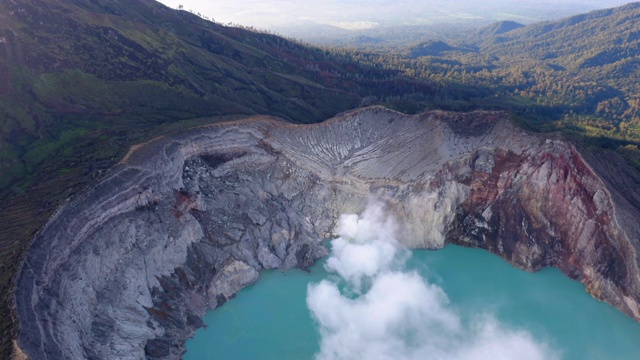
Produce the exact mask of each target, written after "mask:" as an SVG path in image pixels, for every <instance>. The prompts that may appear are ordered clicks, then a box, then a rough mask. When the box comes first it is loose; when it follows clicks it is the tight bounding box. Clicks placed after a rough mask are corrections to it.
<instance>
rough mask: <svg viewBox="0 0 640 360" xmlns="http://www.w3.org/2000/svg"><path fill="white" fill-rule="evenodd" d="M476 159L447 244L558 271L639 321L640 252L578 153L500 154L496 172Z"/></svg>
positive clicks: (549, 147)
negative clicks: (639, 254) (619, 225)
mask: <svg viewBox="0 0 640 360" xmlns="http://www.w3.org/2000/svg"><path fill="white" fill-rule="evenodd" d="M478 159H479V157H477V156H476V158H475V159H472V160H471V162H472V163H471V167H472V176H471V177H470V178H468V179H459V180H460V181H461V182H464V183H466V184H468V185H469V187H470V194H469V197H468V198H467V199H466V201H464V202H463V203H462V204H461V206H460V207H459V208H458V209H457V211H456V212H457V213H456V218H455V220H454V222H453V223H452V224H451V227H450V229H449V232H448V234H447V241H448V242H451V243H455V244H460V245H465V246H474V247H481V248H485V249H487V250H489V251H491V252H494V253H496V254H499V255H500V256H502V257H503V258H505V259H506V260H507V261H509V262H510V263H512V264H513V265H515V266H518V267H520V268H523V269H526V270H529V271H535V270H539V269H540V268H543V267H546V266H554V267H557V268H559V269H560V270H562V271H563V272H564V273H565V274H567V275H568V276H570V277H571V278H573V279H576V280H579V281H581V282H582V283H584V284H585V285H586V287H587V291H589V292H590V293H591V294H593V295H594V296H595V297H596V298H598V299H601V300H604V301H607V302H609V303H611V304H613V305H614V306H616V307H618V308H619V309H621V310H622V311H624V312H625V313H627V314H628V315H630V316H632V317H634V318H636V319H638V318H639V316H638V307H637V298H638V291H637V288H638V281H637V274H638V270H637V269H638V267H637V262H636V259H635V255H634V254H635V252H634V251H633V248H632V246H631V243H630V242H629V239H628V237H627V236H625V234H624V233H622V232H621V231H619V229H618V228H617V225H616V224H614V223H613V217H614V213H615V211H614V209H615V207H614V204H613V203H612V201H611V196H610V194H609V190H608V189H607V188H606V186H605V185H604V183H603V181H602V180H601V179H600V178H599V177H598V175H597V174H596V173H595V172H594V170H593V169H592V168H591V167H589V165H587V164H586V162H585V160H584V159H583V158H582V156H581V155H580V154H579V153H578V152H577V151H576V149H575V148H574V147H573V146H571V145H569V144H568V143H566V142H563V141H558V140H547V142H546V143H545V144H544V145H543V146H541V147H540V148H539V149H538V150H537V151H534V152H530V153H523V154H522V155H517V154H514V153H512V152H509V151H503V150H498V151H496V152H495V154H494V160H493V162H494V166H493V167H492V168H491V169H488V168H487V167H482V166H478ZM636 241H637V239H636ZM630 271H632V273H630ZM631 274H636V275H631ZM613 288H615V289H616V290H614V291H612V289H613Z"/></svg>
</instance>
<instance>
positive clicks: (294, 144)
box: [16, 107, 640, 359]
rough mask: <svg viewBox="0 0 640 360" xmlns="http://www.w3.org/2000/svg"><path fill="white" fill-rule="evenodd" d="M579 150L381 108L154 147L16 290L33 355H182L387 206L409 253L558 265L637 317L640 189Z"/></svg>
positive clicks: (496, 118)
mask: <svg viewBox="0 0 640 360" xmlns="http://www.w3.org/2000/svg"><path fill="white" fill-rule="evenodd" d="M582 153H583V154H581V152H579V151H578V150H576V147H575V146H574V145H572V144H570V143H569V142H567V141H565V140H563V139H562V138H561V137H558V136H551V137H549V136H546V137H545V136H541V135H535V134H531V133H527V132H525V131H523V130H521V129H520V128H518V127H516V126H515V125H514V124H513V123H512V122H511V121H510V120H509V116H508V115H507V114H504V113H492V112H474V113H468V114H455V113H445V112H430V113H424V114H420V115H415V116H407V115H404V114H400V113H396V112H392V111H390V110H386V109H384V108H380V107H372V108H365V109H360V110H357V111H354V112H351V113H347V114H343V115H340V116H338V117H336V118H334V119H331V120H328V121H326V122H324V123H322V124H318V125H306V126H298V125H292V124H288V123H285V122H282V121H279V120H277V119H273V118H266V117H256V118H252V119H250V120H247V121H241V122H234V123H226V124H216V125H211V126H208V127H202V128H197V129H193V130H190V131H187V132H184V133H180V134H178V135H175V136H171V137H166V138H159V139H156V140H154V141H151V142H149V143H147V144H143V145H141V146H138V147H136V148H135V149H133V150H132V151H131V152H130V153H129V155H128V156H127V157H126V158H125V159H124V160H123V161H122V162H121V164H119V165H118V166H116V167H115V168H114V169H112V171H111V172H110V176H109V177H108V178H106V179H104V180H103V181H102V182H101V183H99V184H98V185H97V186H96V187H95V188H93V189H92V190H90V191H89V192H88V193H86V194H85V195H83V196H82V197H80V198H77V199H75V200H73V201H70V202H68V203H67V204H66V205H64V206H63V207H62V208H61V209H60V210H59V211H58V212H57V213H56V215H55V216H54V217H53V218H52V219H51V220H50V222H49V223H48V224H47V225H46V227H45V228H44V229H42V231H41V232H40V233H39V234H38V235H37V237H36V238H35V239H34V242H33V245H32V247H31V249H30V251H29V253H28V255H27V258H26V260H25V262H24V265H23V267H22V270H21V274H20V276H19V280H18V289H17V292H16V306H17V310H18V315H19V319H20V326H21V332H20V338H19V344H20V347H21V348H22V349H23V350H24V351H25V352H26V353H28V354H29V355H30V356H31V358H32V359H79V358H102V359H115V358H117V359H140V358H145V357H146V358H162V359H175V358H179V357H180V355H181V354H182V353H183V351H184V341H185V339H187V338H188V337H190V336H192V334H193V332H194V331H195V329H196V328H197V327H199V326H201V325H202V322H201V320H200V319H201V317H202V316H203V314H204V312H205V311H206V310H207V309H210V308H216V307H218V306H220V305H222V304H223V303H224V302H226V301H227V300H229V299H230V298H232V297H233V296H234V294H235V293H236V292H237V291H238V290H240V289H241V288H242V287H244V286H246V285H248V284H251V283H253V282H254V281H256V280H257V279H258V277H259V272H260V270H262V269H273V268H281V269H284V268H292V267H298V268H303V269H304V268H307V267H309V266H310V265H312V264H313V262H314V260H315V259H317V258H319V257H321V256H323V255H325V254H326V253H327V250H326V249H325V247H324V246H323V240H325V239H326V238H327V237H328V236H330V232H331V230H332V228H333V225H334V223H335V221H336V218H337V217H338V216H339V215H340V214H342V213H345V212H358V211H360V210H362V209H363V208H364V207H365V206H366V204H367V202H368V201H370V199H372V198H375V199H377V201H380V202H383V203H384V204H385V205H386V208H387V211H389V212H390V213H392V214H393V215H394V216H396V218H397V219H398V221H399V222H400V223H401V224H402V225H403V226H402V229H404V230H403V231H404V233H403V234H402V235H401V238H402V241H403V242H404V243H405V245H407V246H409V247H412V248H430V249H435V248H441V247H443V246H444V245H445V244H446V243H456V244H462V245H466V246H476V247H482V248H486V249H488V250H490V251H492V252H494V253H496V254H499V255H501V256H502V257H504V258H505V259H507V260H508V261H510V262H511V263H512V264H514V265H515V266H518V267H521V268H524V269H527V270H536V269H540V268H542V267H545V266H556V267H558V268H560V269H561V270H562V271H564V272H565V273H566V274H567V275H569V276H570V277H572V278H574V279H577V280H579V281H581V282H582V283H584V284H585V285H586V287H587V290H588V291H589V292H590V293H591V294H593V295H594V296H595V297H596V298H598V299H601V300H604V301H607V302H609V303H610V304H612V305H613V306H615V307H617V308H618V309H620V310H621V311H623V312H624V313H626V314H628V315H629V316H631V317H633V318H635V319H636V320H640V309H639V307H638V303H639V301H640V278H639V274H640V272H639V269H638V259H637V252H638V249H639V247H640V230H639V226H640V225H639V224H640V221H639V220H640V210H639V209H638V206H639V205H638V204H640V190H639V189H640V186H639V184H640V177H639V176H638V174H637V172H635V171H634V170H633V169H631V168H629V167H628V166H627V165H626V164H625V162H624V161H621V160H620V159H618V158H615V157H608V158H605V157H604V156H605V155H606V154H604V155H603V154H599V153H593V152H585V151H582ZM607 156H610V155H607ZM221 331H223V330H221Z"/></svg>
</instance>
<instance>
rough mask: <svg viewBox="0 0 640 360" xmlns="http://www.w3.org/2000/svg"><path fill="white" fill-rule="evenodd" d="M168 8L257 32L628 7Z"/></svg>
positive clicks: (360, 4)
mask: <svg viewBox="0 0 640 360" xmlns="http://www.w3.org/2000/svg"><path fill="white" fill-rule="evenodd" d="M159 2H161V3H163V4H165V5H167V6H169V7H171V8H176V9H177V8H178V6H179V5H183V6H184V10H192V11H193V12H194V13H200V14H201V15H203V16H207V17H209V18H212V19H215V21H217V22H219V23H223V24H227V23H229V22H232V23H234V24H240V25H244V26H253V27H257V28H260V29H266V30H271V29H278V28H282V27H286V26H293V25H299V24H304V23H314V24H321V25H331V26H335V27H339V28H343V29H367V28H374V27H379V26H398V25H431V24H443V23H453V22H460V21H465V20H469V21H474V20H475V21H479V22H492V21H500V20H513V21H519V22H522V23H532V22H536V21H543V20H552V19H557V18H561V17H565V16H570V15H573V14H579V13H583V12H588V11H591V10H596V9H604V8H610V7H615V6H620V5H624V4H626V3H630V2H632V1H630V0H519V1H514V0H484V1H482V0H460V1H455V2H443V1H440V0H422V1H418V0H367V1H365V0H353V1H344V0H326V1H322V2H319V1H313V0H272V1H265V0H235V1H220V0H159Z"/></svg>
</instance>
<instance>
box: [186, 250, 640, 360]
mask: <svg viewBox="0 0 640 360" xmlns="http://www.w3.org/2000/svg"><path fill="white" fill-rule="evenodd" d="M411 255H412V256H411V258H410V259H409V260H408V261H407V263H406V264H405V266H404V268H405V270H403V271H415V272H417V273H419V274H420V275H421V276H422V277H423V278H424V279H425V280H426V281H427V282H428V283H429V284H435V285H437V286H439V287H440V288H442V290H444V292H445V293H446V295H447V297H448V299H449V301H450V302H449V304H448V305H447V307H448V309H449V310H451V311H453V312H455V313H456V314H458V315H459V316H460V318H461V319H462V320H463V321H470V320H469V319H472V318H474V317H477V316H478V315H479V314H490V315H491V317H492V318H495V319H496V320H497V321H498V322H499V323H500V324H501V326H503V327H506V328H508V329H511V330H513V331H521V332H526V333H527V334H530V335H531V337H532V338H533V339H535V341H536V342H540V343H543V344H545V345H546V346H548V347H550V348H551V349H553V350H554V353H555V354H557V355H558V357H559V358H561V359H640V324H638V323H636V322H635V321H633V320H632V319H630V318H628V317H626V316H625V315H623V314H622V313H620V312H619V311H618V310H616V309H614V308H613V307H611V306H609V305H607V304H604V303H601V302H599V301H597V300H595V299H593V298H592V297H591V296H590V295H588V294H587V293H586V292H585V291H584V287H583V286H582V284H580V283H578V282H575V281H572V280H570V279H568V278H567V277H566V276H564V275H563V274H562V273H560V271H558V270H556V269H544V270H542V271H540V272H538V273H527V272H525V271H522V270H519V269H516V268H513V267H512V266H510V265H509V264H508V263H507V262H505V261H504V260H503V259H501V258H499V257H497V256H495V255H492V254H490V253H488V252H486V251H484V250H479V249H468V248H462V247H457V246H447V247H446V248H445V249H442V250H438V251H421V250H415V251H412V252H411ZM325 262H326V260H325V261H321V262H319V263H318V264H317V265H316V266H315V267H313V268H312V269H311V272H310V273H305V272H302V271H299V270H289V271H286V272H280V271H266V272H264V273H262V275H261V278H260V280H259V281H258V282H257V283H256V284H254V285H252V286H249V287H247V288H245V289H243V290H242V291H240V292H239V293H238V295H237V297H236V298H235V299H233V300H232V301H230V302H228V303H227V304H225V305H224V306H222V307H221V308H219V309H217V310H215V311H210V312H208V313H207V315H206V316H205V318H204V321H205V323H206V325H207V327H206V328H203V329H200V330H198V331H197V332H196V334H195V336H194V338H193V339H190V340H189V341H187V344H186V349H187V352H186V354H185V356H184V359H186V360H196V359H279V360H281V359H313V358H314V357H315V355H316V354H317V353H318V352H319V351H320V342H321V334H320V330H319V329H318V324H317V323H316V321H315V320H314V318H313V317H312V315H311V312H310V310H309V309H308V307H307V302H306V297H307V288H308V285H309V284H310V283H313V284H316V283H319V282H320V281H321V280H323V279H327V278H331V277H332V276H335V275H334V274H331V273H328V272H327V271H326V270H325V269H324V264H325ZM424 358H426V359H428V358H429V357H428V356H425V357H424Z"/></svg>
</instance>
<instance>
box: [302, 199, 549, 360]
mask: <svg viewBox="0 0 640 360" xmlns="http://www.w3.org/2000/svg"><path fill="white" fill-rule="evenodd" d="M396 230H397V225H396V223H395V221H393V219H391V218H388V217H385V215H384V211H383V209H382V207H381V206H379V205H370V206H369V207H368V209H367V210H366V211H365V212H364V213H363V214H362V216H358V215H353V214H351V215H343V216H341V217H340V221H339V224H338V228H337V233H338V235H339V237H338V238H337V239H335V240H333V241H332V242H331V251H332V254H331V257H330V258H329V259H328V260H327V263H326V268H327V270H328V271H331V272H335V273H337V274H338V275H339V276H340V277H341V278H342V280H341V281H339V282H336V281H330V280H323V281H321V282H320V283H318V284H311V285H309V287H308V291H307V305H308V307H309V309H310V310H311V313H312V314H313V317H314V318H315V320H316V321H317V323H318V325H319V327H320V334H321V337H322V338H321V349H320V353H319V354H317V356H316V357H317V359H319V360H325V359H326V360H334V359H341V360H342V359H344V360H349V359H354V360H360V359H367V360H383V359H384V360H386V359H389V360H391V359H393V360H397V359H400V360H413V359H416V360H417V359H421V360H422V359H437V360H445V359H446V360H483V359H487V360H489V359H491V360H502V359H504V360H507V359H518V360H538V359H540V360H543V359H544V360H547V359H557V358H558V357H559V356H558V354H557V353H556V352H555V351H553V350H552V349H551V348H550V347H549V346H548V345H546V344H544V343H541V342H538V341H537V340H536V339H534V337H533V336H532V335H531V334H530V333H528V332H526V331H523V330H515V329H510V328H508V327H507V326H506V325H504V324H501V323H500V322H499V321H497V320H496V319H495V318H494V317H492V316H489V315H484V316H477V317H476V318H475V319H472V320H471V321H463V319H462V317H461V316H460V315H459V314H458V313H457V312H456V311H455V310H454V309H453V308H452V307H451V306H450V304H449V299H448V298H447V295H446V294H445V293H444V291H443V290H442V289H441V288H440V287H438V286H437V285H434V284H429V283H428V282H427V281H426V280H425V279H423V278H422V277H421V276H420V275H419V274H418V273H417V272H414V271H407V270H403V264H404V261H405V260H406V259H407V254H409V252H408V251H407V250H406V249H403V248H402V247H401V246H400V245H399V244H398V242H397V241H396V240H395V238H394V234H395V233H396ZM339 285H344V286H343V287H342V291H341V287H339ZM354 294H355V295H354Z"/></svg>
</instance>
